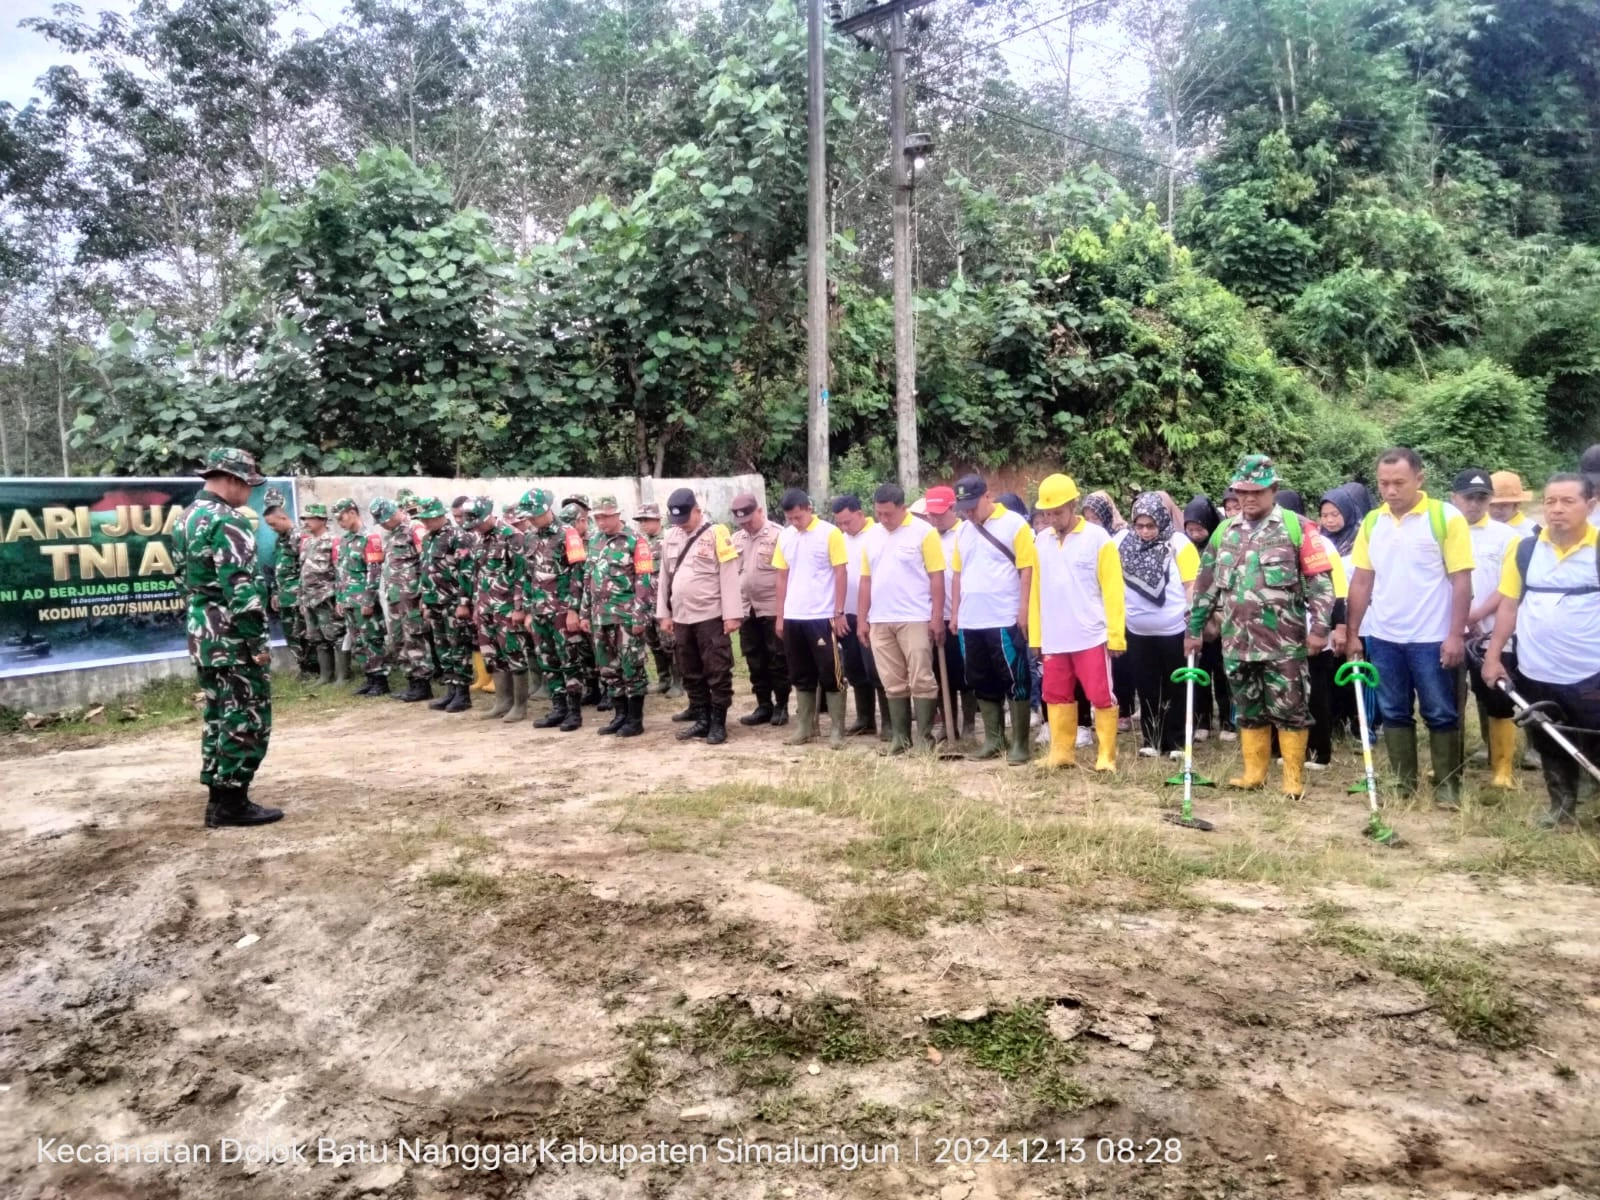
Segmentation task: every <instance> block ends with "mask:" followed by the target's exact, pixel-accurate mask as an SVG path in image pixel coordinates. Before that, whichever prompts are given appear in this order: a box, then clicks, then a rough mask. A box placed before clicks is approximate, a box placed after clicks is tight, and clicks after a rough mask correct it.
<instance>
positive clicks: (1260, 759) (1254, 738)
mask: <svg viewBox="0 0 1600 1200" xmlns="http://www.w3.org/2000/svg"><path fill="white" fill-rule="evenodd" d="M1239 749H1240V750H1242V751H1243V752H1244V774H1243V775H1241V776H1239V777H1238V778H1237V779H1230V780H1228V786H1229V787H1235V788H1244V789H1245V790H1246V791H1254V790H1255V789H1256V788H1261V787H1265V786H1266V785H1267V766H1268V764H1270V763H1271V762H1272V726H1271V725H1263V726H1261V727H1260V728H1259V729H1246V728H1244V727H1242V726H1241V727H1240V729H1239ZM1300 755H1301V758H1302V760H1304V757H1305V744H1304V743H1301V746H1300ZM1284 762H1285V763H1287V762H1288V759H1287V758H1285V759H1284ZM1304 769H1305V767H1304V763H1303V761H1302V765H1301V770H1304Z"/></svg>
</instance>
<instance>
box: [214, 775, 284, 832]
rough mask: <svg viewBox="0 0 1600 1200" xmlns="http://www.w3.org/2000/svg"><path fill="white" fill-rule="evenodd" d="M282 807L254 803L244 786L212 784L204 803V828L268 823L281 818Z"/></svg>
mask: <svg viewBox="0 0 1600 1200" xmlns="http://www.w3.org/2000/svg"><path fill="white" fill-rule="evenodd" d="M282 817H283V809H281V808H266V807H264V806H262V805H260V804H256V803H254V802H253V801H252V800H251V799H250V798H249V797H248V796H247V795H246V794H245V789H244V788H235V787H217V786H216V785H214V784H213V785H212V788H211V797H210V799H209V800H208V801H207V803H206V828H207V829H223V828H226V827H228V826H245V825H270V824H272V822H274V821H277V820H281V819H282Z"/></svg>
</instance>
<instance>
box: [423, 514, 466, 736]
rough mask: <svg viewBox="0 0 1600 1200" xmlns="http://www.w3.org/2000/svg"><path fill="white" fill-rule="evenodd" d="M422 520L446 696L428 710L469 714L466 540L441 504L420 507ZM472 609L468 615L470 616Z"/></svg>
mask: <svg viewBox="0 0 1600 1200" xmlns="http://www.w3.org/2000/svg"><path fill="white" fill-rule="evenodd" d="M417 516H418V517H419V518H420V519H421V521H422V528H423V535H422V607H423V615H424V617H425V618H426V620H427V623H428V634H429V637H428V640H429V642H430V643H431V644H432V648H433V665H434V674H435V676H436V677H437V678H438V680H439V682H440V683H442V684H443V685H444V688H445V694H444V695H443V696H442V697H440V698H439V699H438V700H435V701H433V702H432V703H431V704H429V705H428V707H429V708H431V709H434V710H435V711H442V712H448V713H457V712H465V711H466V710H467V709H469V708H471V707H472V696H471V694H470V693H469V691H468V687H469V686H470V685H471V683H472V645H473V638H472V625H471V622H470V621H469V620H468V619H467V618H465V617H457V615H456V613H457V610H458V609H459V608H460V606H461V602H462V598H463V595H464V593H463V588H462V568H461V560H462V547H461V543H462V539H463V537H464V536H465V534H464V531H463V530H462V529H461V528H460V527H459V526H457V525H456V523H455V522H454V521H452V520H451V519H450V516H449V514H448V513H446V512H445V507H444V504H443V503H442V502H441V501H439V500H424V501H422V503H421V504H420V505H418V506H417ZM470 612H471V610H470V609H469V610H468V614H469V615H470Z"/></svg>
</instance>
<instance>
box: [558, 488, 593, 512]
mask: <svg viewBox="0 0 1600 1200" xmlns="http://www.w3.org/2000/svg"><path fill="white" fill-rule="evenodd" d="M572 504H576V505H577V506H578V507H579V508H581V509H583V511H584V512H591V511H592V510H593V509H594V505H592V504H590V503H589V497H588V496H585V495H584V494H583V493H582V492H573V493H572V495H570V496H568V497H567V498H566V499H565V500H563V501H562V502H561V508H562V510H563V511H565V510H566V508H567V506H568V505H572Z"/></svg>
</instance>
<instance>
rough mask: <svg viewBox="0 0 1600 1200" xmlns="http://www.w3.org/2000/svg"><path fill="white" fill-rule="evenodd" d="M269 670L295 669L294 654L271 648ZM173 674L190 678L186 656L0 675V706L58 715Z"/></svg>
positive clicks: (190, 670) (137, 688) (284, 647)
mask: <svg viewBox="0 0 1600 1200" xmlns="http://www.w3.org/2000/svg"><path fill="white" fill-rule="evenodd" d="M272 669H273V670H274V671H284V672H287V671H293V670H294V669H295V665H294V655H292V654H290V653H289V649H288V647H287V646H275V647H273V650H272ZM174 675H181V676H185V677H187V678H189V679H194V677H195V675H194V664H193V663H191V662H190V661H189V656H188V655H187V654H180V655H178V656H176V657H174V658H158V659H153V660H151V661H149V662H136V663H120V664H118V665H116V666H110V667H84V668H82V669H81V670H76V671H47V672H41V673H40V674H38V675H8V676H0V705H4V706H5V707H6V708H14V709H16V710H18V711H19V712H36V713H48V712H59V711H60V710H61V709H63V708H75V707H87V706H88V705H91V704H104V703H106V702H107V701H109V700H113V699H115V698H116V697H118V696H125V695H128V694H129V693H132V692H137V691H138V690H139V689H140V688H142V687H144V685H145V684H147V683H153V682H155V681H156V680H157V679H167V678H170V677H171V676H174ZM195 686H196V687H198V686H199V684H198V683H196V685H195Z"/></svg>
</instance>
